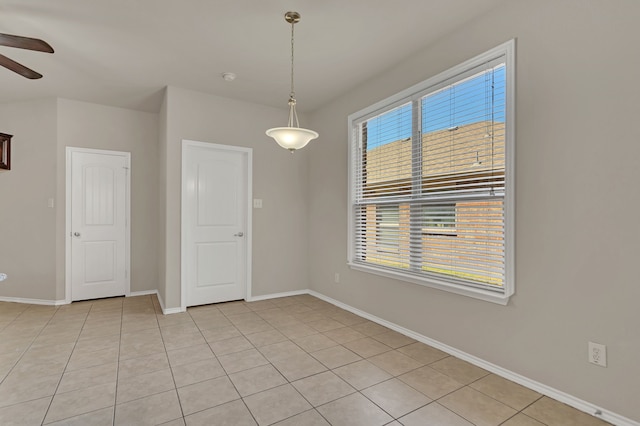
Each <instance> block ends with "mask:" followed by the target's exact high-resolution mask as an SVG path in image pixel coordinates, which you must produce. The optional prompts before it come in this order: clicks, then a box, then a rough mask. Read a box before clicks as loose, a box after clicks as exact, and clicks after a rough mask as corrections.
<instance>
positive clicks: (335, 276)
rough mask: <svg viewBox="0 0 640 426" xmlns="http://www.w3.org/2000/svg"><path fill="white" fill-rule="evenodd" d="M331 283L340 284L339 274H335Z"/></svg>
mask: <svg viewBox="0 0 640 426" xmlns="http://www.w3.org/2000/svg"><path fill="white" fill-rule="evenodd" d="M333 282H335V283H336V284H339V283H340V274H339V273H337V272H336V274H335V275H334V276H333Z"/></svg>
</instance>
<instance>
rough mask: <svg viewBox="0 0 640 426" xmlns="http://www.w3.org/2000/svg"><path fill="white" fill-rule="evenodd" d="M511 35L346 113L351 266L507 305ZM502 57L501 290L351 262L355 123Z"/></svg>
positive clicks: (511, 213)
mask: <svg viewBox="0 0 640 426" xmlns="http://www.w3.org/2000/svg"><path fill="white" fill-rule="evenodd" d="M515 43H516V42H515V39H511V40H509V41H507V42H505V43H502V44H501V45H499V46H496V47H494V48H493V49H490V50H488V51H486V52H484V53H482V54H480V55H477V56H475V57H473V58H471V59H469V60H467V61H465V62H463V63H461V64H459V65H456V66H453V67H451V68H449V69H448V70H445V71H443V72H441V73H439V74H437V75H435V76H433V77H430V78H428V79H427V80H425V81H422V82H420V83H417V84H415V85H413V86H411V87H409V88H407V89H405V90H403V91H401V92H399V93H396V94H395V95H392V96H390V97H388V98H386V99H383V100H381V101H379V102H376V103H375V104H373V105H370V106H368V107H367V108H364V109H362V110H360V111H358V112H355V113H353V114H350V115H349V117H348V119H347V126H348V130H347V135H348V142H349V143H348V158H349V161H348V171H347V173H348V188H347V197H348V200H347V205H348V206H349V208H348V210H347V215H348V217H347V226H348V232H347V264H348V265H349V267H350V268H352V269H354V270H358V271H361V272H365V273H371V274H375V275H379V276H384V277H387V278H392V279H397V280H402V281H406V282H410V283H413V284H419V285H424V286H426V287H431V288H436V289H439V290H443V291H448V292H450V293H454V294H459V295H463V296H468V297H472V298H475V299H479V300H484V301H487V302H493V303H497V304H500V305H507V304H508V303H509V298H510V297H511V296H512V295H513V294H514V293H515V276H516V274H515V236H514V233H515V173H514V167H515V145H516V144H515V122H516V117H515V88H516V85H515V78H516V73H515V68H516V61H515ZM501 57H504V61H505V65H506V73H507V75H506V108H505V123H506V126H505V151H506V158H505V175H506V179H505V181H506V184H505V196H504V214H505V223H504V227H505V233H504V245H505V248H504V266H505V276H504V286H503V287H502V288H501V289H497V290H499V291H492V290H491V289H484V288H480V287H477V288H476V287H473V286H472V285H465V284H464V283H462V282H459V281H457V280H456V279H453V278H451V279H449V278H445V277H443V278H442V279H438V278H435V277H428V276H417V275H415V276H414V275H410V274H405V273H403V272H402V271H396V270H389V269H384V268H378V267H376V266H375V265H373V264H367V265H363V264H359V263H355V262H354V261H353V260H354V259H355V240H354V237H355V235H354V234H355V229H354V209H353V206H354V198H353V194H354V176H353V175H354V167H355V164H354V161H353V158H354V156H355V153H354V152H353V148H354V138H357V135H356V134H355V130H354V127H355V124H357V123H360V122H362V121H363V120H365V119H368V118H370V117H372V116H374V115H376V114H379V113H380V112H381V111H383V110H391V109H393V108H396V107H398V106H399V105H402V104H404V103H407V102H410V101H411V100H414V101H415V100H417V99H420V97H422V96H424V95H425V93H430V92H431V91H433V90H434V89H437V88H439V86H441V85H442V84H445V83H447V84H448V83H449V80H450V79H452V78H456V77H459V76H461V75H464V74H465V73H468V72H470V71H471V70H473V69H474V68H477V67H479V66H481V65H483V64H487V63H489V62H491V61H494V60H496V59H497V58H501Z"/></svg>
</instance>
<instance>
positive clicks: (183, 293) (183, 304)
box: [163, 139, 253, 313]
mask: <svg viewBox="0 0 640 426" xmlns="http://www.w3.org/2000/svg"><path fill="white" fill-rule="evenodd" d="M188 146H192V147H199V148H210V149H216V150H219V151H235V152H241V153H243V154H245V156H246V166H247V170H246V176H245V178H246V180H247V182H246V183H247V188H246V189H247V194H246V200H245V202H246V209H245V210H246V216H245V218H246V232H245V237H246V239H245V240H246V252H245V263H246V269H245V280H246V283H245V292H244V298H245V300H246V299H248V298H250V297H251V289H252V275H251V274H252V269H251V268H252V263H253V259H252V253H253V201H252V200H253V148H247V147H244V146H234V145H222V144H216V143H209V142H200V141H193V140H189V139H183V140H182V148H181V151H180V154H181V156H182V161H181V166H182V172H181V174H180V176H181V183H180V192H181V195H180V198H181V203H180V204H181V205H180V215H181V219H180V311H176V312H184V311H186V310H187V286H186V282H187V279H186V271H185V270H186V268H185V265H184V259H183V256H182V253H185V252H186V241H185V233H184V229H185V226H186V225H185V218H186V214H185V210H186V208H187V199H186V194H185V191H184V181H185V170H186V167H185V162H186V156H185V155H184V152H185V149H186V147H188ZM173 309H177V308H172V309H169V310H173ZM163 312H164V308H163ZM172 313H174V312H172Z"/></svg>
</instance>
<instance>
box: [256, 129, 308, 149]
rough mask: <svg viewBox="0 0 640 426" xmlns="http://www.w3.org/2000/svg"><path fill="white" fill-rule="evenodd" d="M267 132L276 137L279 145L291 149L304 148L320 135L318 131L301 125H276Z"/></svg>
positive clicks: (268, 134)
mask: <svg viewBox="0 0 640 426" xmlns="http://www.w3.org/2000/svg"><path fill="white" fill-rule="evenodd" d="M266 133H267V136H270V137H272V138H273V139H275V140H276V142H278V145H280V146H281V147H283V148H285V149H288V150H289V151H295V150H296V149H300V148H304V147H305V146H306V145H307V144H308V143H309V141H311V140H313V139H315V138H317V137H318V136H319V135H318V132H314V131H313V130H309V129H302V128H300V127H274V128H273V129H269V130H267V132H266Z"/></svg>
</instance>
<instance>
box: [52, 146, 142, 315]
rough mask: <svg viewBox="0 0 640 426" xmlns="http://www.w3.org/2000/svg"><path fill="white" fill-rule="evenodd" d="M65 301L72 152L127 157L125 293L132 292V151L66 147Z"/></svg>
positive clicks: (68, 273) (68, 288)
mask: <svg viewBox="0 0 640 426" xmlns="http://www.w3.org/2000/svg"><path fill="white" fill-rule="evenodd" d="M65 151H66V152H65V154H66V155H65V157H66V164H65V198H66V200H65V230H64V233H65V237H64V241H65V288H64V300H65V303H71V302H72V300H71V299H72V297H71V154H72V153H74V152H82V153H89V154H105V155H117V156H124V157H125V158H126V159H127V167H128V169H127V174H126V185H127V187H126V207H125V209H126V212H125V215H126V216H125V221H126V226H125V257H126V259H125V269H126V276H125V289H124V295H125V296H129V295H130V293H131V153H130V152H125V151H110V150H104V149H92V148H77V147H72V146H68V147H66V149H65Z"/></svg>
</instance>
